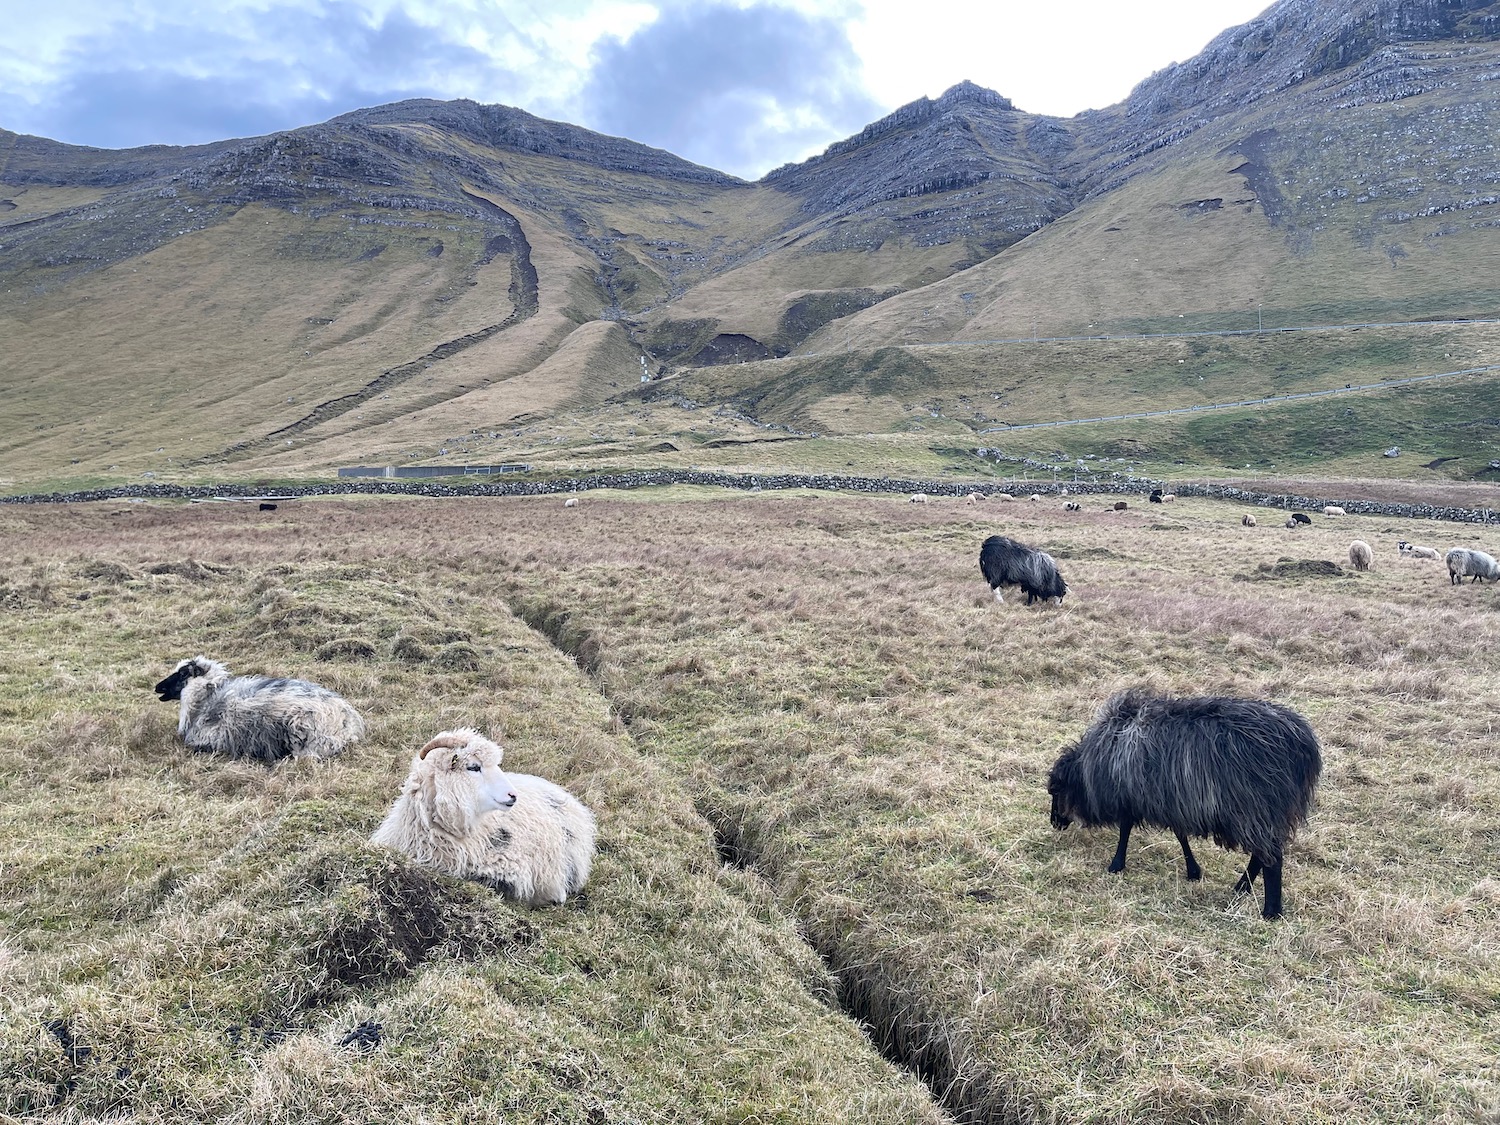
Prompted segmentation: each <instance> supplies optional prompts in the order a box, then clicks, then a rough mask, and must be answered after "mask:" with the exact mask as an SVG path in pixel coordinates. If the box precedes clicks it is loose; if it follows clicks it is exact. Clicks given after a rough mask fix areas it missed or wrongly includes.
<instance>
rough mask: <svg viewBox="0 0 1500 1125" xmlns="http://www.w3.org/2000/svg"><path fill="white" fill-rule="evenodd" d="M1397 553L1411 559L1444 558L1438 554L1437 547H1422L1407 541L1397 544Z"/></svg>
mask: <svg viewBox="0 0 1500 1125" xmlns="http://www.w3.org/2000/svg"><path fill="white" fill-rule="evenodd" d="M1396 551H1397V553H1399V554H1402V555H1405V556H1406V557H1407V558H1409V559H1440V558H1442V557H1443V556H1442V555H1440V554H1438V553H1437V548H1435V547H1422V546H1418V545H1417V544H1416V543H1408V542H1407V541H1406V540H1405V539H1403V540H1401V541H1400V542H1399V543H1397V544H1396Z"/></svg>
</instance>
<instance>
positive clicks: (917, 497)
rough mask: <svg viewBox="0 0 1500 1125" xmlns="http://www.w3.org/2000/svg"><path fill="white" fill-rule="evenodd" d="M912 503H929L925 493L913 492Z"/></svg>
mask: <svg viewBox="0 0 1500 1125" xmlns="http://www.w3.org/2000/svg"><path fill="white" fill-rule="evenodd" d="M911 502H912V503H913V504H925V503H927V493H925V492H913V493H912V494H911Z"/></svg>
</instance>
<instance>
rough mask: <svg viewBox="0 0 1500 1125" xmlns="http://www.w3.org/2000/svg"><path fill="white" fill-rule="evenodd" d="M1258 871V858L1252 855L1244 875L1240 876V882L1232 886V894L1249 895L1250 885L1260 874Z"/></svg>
mask: <svg viewBox="0 0 1500 1125" xmlns="http://www.w3.org/2000/svg"><path fill="white" fill-rule="evenodd" d="M1260 870H1261V862H1260V857H1259V856H1253V855H1252V856H1251V857H1250V863H1249V865H1248V866H1247V867H1246V868H1245V873H1244V874H1243V875H1241V876H1240V881H1239V882H1238V883H1236V884H1235V885H1234V893H1235V894H1237V895H1247V894H1249V893H1250V887H1251V884H1253V883H1254V882H1255V877H1256V876H1257V875H1259V874H1260Z"/></svg>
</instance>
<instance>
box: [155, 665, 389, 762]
mask: <svg viewBox="0 0 1500 1125" xmlns="http://www.w3.org/2000/svg"><path fill="white" fill-rule="evenodd" d="M151 690H152V691H154V692H156V694H157V695H158V696H159V697H160V698H161V700H162V702H163V703H169V702H172V701H174V700H180V701H181V703H180V705H179V707H178V718H177V733H178V734H180V735H182V739H183V741H184V742H185V743H186V744H187V745H188V747H189V748H191V749H193V750H202V751H211V752H214V753H219V754H227V755H229V756H230V757H231V758H257V759H260V760H261V761H266V762H275V761H279V760H280V759H282V758H318V759H321V758H331V757H333V755H335V754H337V753H338V752H339V751H340V750H342V749H343V748H344V747H345V746H347V745H348V744H349V743H351V742H353V741H355V740H356V739H358V738H360V737H362V736H363V735H364V733H365V721H364V719H363V718H361V717H360V714H359V712H358V711H356V710H355V709H354V708H353V707H351V706H350V705H349V704H348V702H347V701H346V700H344V699H343V697H341V696H339V695H336V694H335V693H333V692H331V691H329V690H328V689H327V688H325V687H321V686H320V685H318V684H313V683H309V682H308V681H306V680H288V679H281V678H272V677H269V676H234V675H230V673H229V669H228V668H226V667H224V665H222V664H220V663H219V662H218V661H216V660H209V659H208V658H207V657H206V656H195V657H193V658H192V659H191V660H184V661H182V662H181V663H179V664H178V665H177V667H176V668H174V669H172V674H171V675H169V676H168V677H167V678H166V679H164V680H162V681H161V683H159V684H157V685H156V686H155V687H154V688H152V689H151Z"/></svg>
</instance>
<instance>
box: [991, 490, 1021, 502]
mask: <svg viewBox="0 0 1500 1125" xmlns="http://www.w3.org/2000/svg"><path fill="white" fill-rule="evenodd" d="M990 499H991V500H1000V501H1003V502H1005V503H1009V502H1010V501H1012V500H1014V499H1015V497H1014V496H1012V495H1011V494H1010V493H1009V492H997V493H995V494H994V495H993V496H991V497H990Z"/></svg>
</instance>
